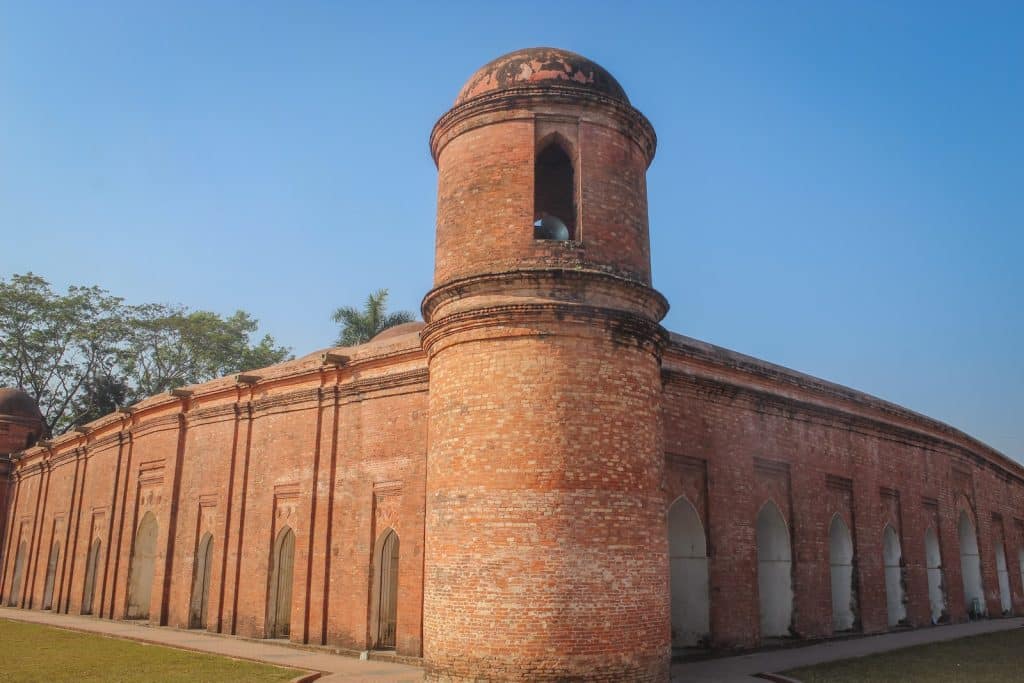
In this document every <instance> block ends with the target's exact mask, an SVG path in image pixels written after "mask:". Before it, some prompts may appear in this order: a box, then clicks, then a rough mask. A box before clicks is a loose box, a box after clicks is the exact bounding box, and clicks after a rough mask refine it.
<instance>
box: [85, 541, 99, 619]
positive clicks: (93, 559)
mask: <svg viewBox="0 0 1024 683" xmlns="http://www.w3.org/2000/svg"><path fill="white" fill-rule="evenodd" d="M102 548H103V544H102V543H101V542H100V539H98V538H97V539H96V540H94V541H93V542H92V546H91V547H90V548H89V557H88V559H87V560H86V563H85V586H84V587H83V589H82V610H81V611H82V614H92V604H93V600H94V599H95V597H96V574H97V573H98V572H99V565H100V550H102Z"/></svg>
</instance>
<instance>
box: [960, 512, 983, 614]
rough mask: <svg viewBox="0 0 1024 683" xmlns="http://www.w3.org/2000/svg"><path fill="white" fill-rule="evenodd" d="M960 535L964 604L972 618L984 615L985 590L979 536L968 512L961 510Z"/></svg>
mask: <svg viewBox="0 0 1024 683" xmlns="http://www.w3.org/2000/svg"><path fill="white" fill-rule="evenodd" d="M957 530H958V532H959V535H960V573H961V574H962V575H963V578H964V606H965V607H966V609H967V615H968V616H969V617H971V618H972V619H974V618H977V617H981V616H984V615H985V613H986V611H987V610H986V607H985V591H984V589H983V588H982V583H981V556H980V555H979V554H978V536H977V535H976V534H975V532H974V524H972V523H971V518H970V517H968V516H967V512H965V511H961V512H960V522H959V523H958V524H957Z"/></svg>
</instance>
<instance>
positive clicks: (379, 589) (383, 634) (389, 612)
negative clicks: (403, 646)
mask: <svg viewBox="0 0 1024 683" xmlns="http://www.w3.org/2000/svg"><path fill="white" fill-rule="evenodd" d="M373 555H374V567H373V576H374V586H373V595H374V599H373V603H374V605H375V607H374V608H373V609H374V611H375V614H374V620H373V621H374V623H373V624H372V628H373V629H374V631H373V632H374V645H373V646H374V648H376V649H378V650H389V649H394V647H395V633H396V632H397V630H398V558H399V543H398V534H396V533H395V530H394V529H386V530H385V531H384V533H382V534H381V535H380V536H379V537H378V539H377V543H376V544H375V549H374V554H373Z"/></svg>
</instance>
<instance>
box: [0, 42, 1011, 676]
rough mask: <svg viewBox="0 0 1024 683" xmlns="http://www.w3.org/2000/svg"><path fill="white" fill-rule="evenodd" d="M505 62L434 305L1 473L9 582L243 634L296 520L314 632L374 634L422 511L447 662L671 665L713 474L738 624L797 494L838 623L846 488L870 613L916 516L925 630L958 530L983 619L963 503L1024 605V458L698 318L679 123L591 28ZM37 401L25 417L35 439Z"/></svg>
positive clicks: (404, 568) (461, 181)
mask: <svg viewBox="0 0 1024 683" xmlns="http://www.w3.org/2000/svg"><path fill="white" fill-rule="evenodd" d="M502 60H504V61H502ZM502 60H497V61H496V62H494V63H492V64H491V65H488V67H485V68H484V69H482V70H481V72H479V73H478V74H477V75H475V76H474V78H473V79H471V81H470V85H471V86H472V87H471V88H470V85H467V88H470V90H471V92H469V94H468V95H467V94H464V95H463V97H462V98H460V101H459V102H458V103H457V104H456V106H455V107H454V108H453V109H452V110H451V111H449V112H448V113H447V114H445V116H443V117H442V118H441V120H440V121H439V122H438V124H437V126H435V129H434V131H433V134H432V135H431V148H432V151H433V154H434V158H435V160H436V161H437V163H438V169H439V192H438V219H437V251H436V270H435V281H434V289H433V290H432V291H431V292H429V293H428V294H427V296H426V298H425V299H424V304H423V312H424V319H425V320H426V325H425V327H424V326H423V325H412V326H403V328H401V329H397V330H392V331H389V332H387V333H385V334H383V335H381V336H380V337H379V338H378V339H375V340H374V341H372V342H370V343H368V344H364V345H362V346H358V347H353V348H348V349H334V350H332V354H333V355H327V356H326V357H325V356H324V355H323V354H322V353H320V352H318V353H315V354H311V355H309V356H306V357H304V358H300V359H298V360H295V361H290V362H287V363H284V364H281V365H277V366H273V367H270V368H265V369H262V370H256V371H253V372H252V373H248V374H246V375H240V376H238V377H231V378H223V379H218V380H215V381H212V382H208V383H205V384H202V385H197V386H192V387H188V388H187V390H184V391H179V392H177V393H176V394H175V395H161V396H154V397H152V398H149V399H146V400H145V401H142V402H141V403H139V404H137V405H135V406H133V407H132V408H131V409H130V411H126V412H123V413H116V414H113V415H109V416H107V417H104V418H102V419H100V420H97V421H96V422H93V423H91V424H89V425H87V426H86V428H85V429H83V430H81V431H80V432H71V433H68V434H65V435H63V436H61V437H58V438H56V439H54V440H53V441H52V442H43V443H40V444H38V445H36V446H34V447H31V448H29V449H27V450H24V451H21V452H15V453H14V454H13V455H12V457H11V460H10V461H7V460H3V463H4V466H5V467H10V468H11V469H12V472H11V473H10V474H9V475H5V476H6V477H7V478H8V479H9V484H8V485H7V486H4V487H2V488H0V503H2V504H3V508H4V510H3V511H4V520H5V521H4V528H3V534H4V553H3V567H2V578H0V593H2V599H3V602H4V604H14V605H18V606H22V607H25V608H31V609H40V608H51V609H54V610H56V611H59V612H67V613H72V614H77V613H80V612H82V611H83V609H85V610H86V611H91V612H92V613H93V614H95V615H97V616H100V617H103V618H112V619H123V618H125V617H126V615H128V613H129V612H128V610H129V606H128V603H129V593H130V591H129V583H130V582H131V581H132V579H130V577H131V576H133V572H134V573H136V574H138V576H139V577H142V578H137V579H135V580H136V581H137V582H141V584H140V585H151V588H150V590H149V592H148V595H147V596H143V597H142V598H139V597H138V595H136V600H141V601H142V602H143V603H145V602H146V600H148V612H149V619H150V620H151V621H155V622H159V623H160V624H167V625H171V626H175V627H182V628H186V627H189V626H190V624H191V625H195V623H196V622H195V614H194V613H195V611H196V610H197V609H201V610H202V612H203V617H204V619H203V621H204V622H205V625H206V626H205V627H206V628H207V629H209V630H211V631H218V632H224V633H235V634H239V635H243V636H250V637H263V636H265V635H272V634H268V630H270V629H271V622H273V621H274V618H275V617H274V615H272V614H271V612H273V610H272V609H270V608H268V603H270V602H271V597H270V596H271V594H272V593H273V594H274V595H285V596H286V595H287V593H280V592H277V591H279V590H280V584H281V578H280V576H281V575H279V574H278V573H277V571H276V568H275V561H276V560H272V558H276V557H278V556H279V555H278V547H279V546H278V545H276V542H277V541H278V540H279V539H281V538H283V536H282V530H285V529H286V528H288V529H291V530H292V532H293V533H294V542H295V545H294V554H293V557H292V562H293V565H292V566H293V570H292V580H291V583H290V588H291V596H290V616H289V617H287V619H286V621H287V625H288V631H289V638H290V639H291V640H292V641H295V642H300V643H327V644H332V645H337V646H341V647H346V648H355V649H359V650H364V649H370V648H373V647H376V646H377V645H379V644H380V642H381V640H380V639H381V635H380V634H381V633H382V631H381V626H380V624H379V623H378V621H379V620H380V618H381V617H379V616H378V615H379V614H381V613H382V607H381V605H380V604H379V603H380V601H381V599H382V598H381V597H380V596H381V595H382V593H381V589H380V588H379V586H380V584H381V583H382V582H386V579H381V578H380V575H381V566H382V562H384V560H382V559H381V558H382V552H383V551H382V547H383V546H382V545H381V543H382V541H381V539H383V538H384V537H385V535H386V532H387V531H388V530H392V531H394V532H395V533H397V535H398V538H399V539H400V550H399V551H398V555H397V556H398V560H397V572H398V578H397V596H398V597H397V623H396V628H395V635H394V641H395V642H394V644H395V648H396V650H397V653H398V654H399V655H408V656H412V657H423V659H424V663H425V665H426V667H427V674H428V677H430V678H432V679H445V680H449V679H451V680H456V679H474V678H491V679H501V678H505V679H522V680H565V679H573V678H587V679H590V680H599V679H605V680H625V679H630V680H667V677H668V661H669V655H670V643H671V627H672V625H671V617H670V609H669V605H670V602H671V591H672V588H671V587H670V580H669V560H668V552H669V546H668V534H669V530H668V526H667V522H666V515H667V511H668V508H669V506H670V505H671V504H672V503H673V502H675V501H676V500H677V499H679V498H680V497H681V496H682V497H685V499H686V500H687V501H688V502H689V503H690V504H692V505H693V507H694V509H695V510H696V511H697V515H698V516H699V518H700V524H701V526H702V527H703V533H704V538H705V539H706V544H707V554H706V557H707V561H706V566H707V575H708V579H707V594H708V596H709V611H710V613H709V621H710V626H709V629H708V633H707V635H706V639H705V640H706V642H707V643H709V644H712V645H715V646H723V647H737V646H738V647H749V646H754V645H757V644H758V643H759V642H761V639H762V635H761V627H760V623H761V622H760V611H761V607H760V605H761V600H760V598H761V596H759V589H758V549H757V539H756V528H755V520H756V519H757V518H758V513H759V511H760V510H761V508H762V506H763V505H764V504H765V503H766V502H767V501H772V502H773V503H774V504H775V505H776V506H777V507H778V509H779V511H780V512H781V514H782V517H783V519H784V522H785V527H786V532H787V533H788V535H789V538H790V542H791V547H792V554H791V567H790V571H791V580H792V591H793V604H792V616H791V621H790V626H789V631H790V633H791V635H792V636H794V637H799V638H816V637H823V636H830V635H832V633H833V606H832V598H831V595H832V592H831V591H832V588H831V583H830V581H831V579H830V559H829V555H830V546H829V528H830V523H831V521H832V519H833V517H834V516H836V515H838V516H839V517H840V518H841V519H842V520H843V521H844V522H845V523H846V524H847V526H848V527H849V529H850V531H851V535H852V541H853V555H854V562H853V565H854V570H853V577H854V578H853V581H854V584H855V586H856V601H857V606H856V612H857V621H856V625H855V628H858V629H860V630H863V631H867V632H873V631H881V630H885V629H886V628H888V623H889V620H888V618H887V614H888V613H887V598H886V595H887V593H886V571H885V565H884V562H883V530H884V529H885V528H886V527H887V526H890V527H892V528H893V529H894V530H895V532H896V534H897V537H898V539H899V542H900V546H901V549H902V559H901V568H900V569H899V570H898V571H899V573H900V581H901V582H902V584H903V590H904V594H905V597H904V598H903V602H904V606H905V610H906V618H905V620H904V623H905V624H906V625H909V626H914V627H918V626H925V625H928V624H930V623H931V622H932V614H931V608H930V604H929V583H928V572H927V568H926V559H925V557H926V551H925V534H926V530H927V529H928V528H929V527H932V528H933V529H935V530H937V533H938V541H939V547H940V548H941V553H942V558H943V560H942V567H941V571H942V586H943V592H944V599H945V606H946V614H945V616H944V617H943V618H945V619H948V620H950V621H963V620H965V619H967V615H968V607H969V605H968V601H966V600H965V598H964V587H963V582H962V580H961V564H960V562H958V561H957V558H958V557H959V556H960V537H959V536H958V520H959V519H960V516H961V513H963V512H966V514H967V516H968V518H969V519H970V521H971V522H972V523H973V525H974V528H975V529H976V530H977V541H978V554H979V555H980V558H981V568H982V570H981V574H982V585H983V586H984V602H985V603H986V604H985V605H983V607H984V608H985V609H986V610H987V612H988V614H989V615H998V614H1000V613H1002V612H1003V611H1004V610H1003V607H1002V605H1001V603H1000V596H1001V592H1000V572H999V571H998V569H997V560H996V554H997V547H999V546H1001V547H1002V548H1003V553H1004V554H1005V561H1006V570H1005V571H1004V572H1002V576H1003V580H1004V582H1005V581H1006V580H1007V579H1008V582H1009V587H1010V595H1011V596H1012V598H1011V609H1010V611H1012V612H1013V613H1015V614H1024V586H1022V584H1021V577H1022V574H1021V567H1020V565H1019V558H1020V557H1021V550H1022V548H1024V533H1022V532H1024V521H1022V519H1024V468H1022V467H1021V466H1020V465H1018V464H1017V463H1015V462H1012V461H1010V460H1009V459H1007V458H1006V457H1004V456H1003V455H1001V454H1000V453H998V452H996V451H994V450H993V449H991V448H989V447H987V446H985V445H984V444H982V443H980V442H978V441H976V440H974V439H972V438H970V437H968V436H967V435H965V434H963V433H961V432H959V431H957V430H955V429H953V428H951V427H949V426H947V425H944V424H942V423H939V422H936V421H934V420H930V419H928V418H926V417H923V416H921V415H918V414H916V413H913V412H910V411H908V410H906V409H903V408H901V407H899V406H895V405H892V404H889V403H886V402H883V401H880V400H878V399H876V398H873V397H871V396H867V395H865V394H862V393H859V392H856V391H852V390H850V389H847V388H844V387H841V386H837V385H834V384H830V383H828V382H824V381H821V380H818V379H815V378H813V377H809V376H806V375H802V374H799V373H796V372H794V371H791V370H788V369H785V368H781V367H778V366H774V365H771V364H769V363H766V362H763V361H759V360H757V359H754V358H749V357H746V356H742V355H740V354H736V353H733V352H730V351H727V350H725V349H722V348H718V347H715V346H711V345H709V344H705V343H703V342H699V341H697V340H694V339H690V338H687V337H683V336H680V335H675V334H669V333H668V332H666V331H665V330H664V329H663V328H661V327H660V325H659V324H658V323H659V321H660V320H661V318H662V317H663V316H664V314H665V311H666V310H667V303H666V302H665V300H664V298H663V297H662V296H661V295H660V294H658V293H657V292H655V291H654V290H652V289H651V288H650V282H651V274H650V248H649V240H648V226H647V209H646V206H647V204H646V181H645V171H646V168H647V165H648V164H649V163H650V161H651V159H652V157H653V155H654V146H655V137H654V131H653V128H651V126H650V124H649V123H648V122H647V120H646V119H645V118H643V116H642V115H641V114H640V113H639V112H638V111H636V110H635V109H633V107H632V106H631V105H630V104H629V101H628V99H626V97H625V94H624V93H621V88H619V86H618V84H617V83H615V82H614V79H612V78H611V76H610V75H609V74H607V72H604V71H603V70H600V67H597V66H596V65H594V64H593V63H592V62H589V61H587V60H584V59H583V58H581V57H579V56H578V55H573V54H572V53H567V52H564V51H558V50H533V51H520V52H518V53H513V54H512V55H509V56H506V57H504V58H502ZM488 69H489V71H488ZM597 70H600V71H597ZM608 79H611V80H610V81H609V80H608ZM552 141H557V144H559V145H561V146H562V147H563V148H564V149H565V151H566V153H567V154H568V155H569V157H570V158H571V159H572V160H573V166H574V169H573V170H574V173H575V175H574V182H575V183H576V191H575V192H576V194H575V198H574V200H573V201H575V205H576V207H577V214H578V233H577V235H575V236H574V237H575V239H574V241H572V242H551V241H547V240H535V239H534V236H533V228H532V224H533V220H534V216H535V207H534V206H533V202H534V188H533V182H534V158H535V155H536V154H537V153H538V152H539V151H540V149H542V148H543V147H544V146H545V145H547V144H551V142H552ZM25 424H26V423H25V420H24V419H23V418H17V417H11V418H9V419H8V418H5V417H4V416H2V415H0V427H3V425H8V426H7V427H6V428H4V429H3V432H2V433H3V434H7V433H13V432H12V431H11V430H14V432H17V438H16V439H15V441H17V440H18V439H23V433H22V432H23V431H24V429H26V427H25ZM18 430H21V431H18ZM0 435H2V434H0ZM12 438H13V437H12ZM12 443H13V442H12ZM21 443H22V442H21V441H18V444H19V446H18V447H20V445H21ZM7 450H8V451H10V450H14V447H13V446H9V447H8V449H7ZM0 469H2V468H0ZM0 474H2V472H0ZM147 513H152V517H153V518H154V519H155V521H156V540H155V545H154V546H153V550H152V553H150V554H148V555H147V552H148V551H147V547H148V546H147V541H146V540H145V539H144V538H143V536H144V535H143V534H141V533H140V534H137V533H136V532H137V530H138V529H140V525H143V520H144V518H146V516H147ZM206 534H211V535H212V552H211V555H210V558H212V561H211V562H210V563H209V566H208V567H207V564H206V563H205V562H202V561H200V559H199V555H200V553H199V550H200V548H201V545H202V543H203V539H204V538H205V537H206ZM389 547H390V546H389ZM94 549H96V551H94ZM150 557H152V559H149V558H150ZM147 563H148V564H147ZM146 567H151V571H152V577H151V584H147V583H146V581H147V580H148V579H147V578H146V576H145V571H146V570H145V568H146ZM206 572H208V574H209V575H208V578H206V581H207V582H208V586H209V588H208V589H207V591H208V597H207V599H206V600H204V601H199V602H197V601H196V600H195V599H194V598H195V596H196V591H197V590H202V588H201V587H202V586H203V585H204V584H203V577H204V576H205V573H206ZM197 574H198V575H199V577H198V578H197ZM384 575H385V576H386V575H387V573H386V572H384ZM90 584H92V585H91V586H90ZM87 588H91V590H87ZM90 593H91V603H92V604H91V605H89V602H90V597H89V595H90ZM282 599H285V600H286V599H287V598H286V597H285V598H282ZM197 604H198V605H199V607H196V605H197ZM143 608H144V609H143V611H146V610H145V605H143ZM284 614H286V615H287V614H289V613H288V610H287V605H285V609H284ZM278 621H279V623H278V626H280V620H278Z"/></svg>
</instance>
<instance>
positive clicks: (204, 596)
mask: <svg viewBox="0 0 1024 683" xmlns="http://www.w3.org/2000/svg"><path fill="white" fill-rule="evenodd" d="M212 569H213V534H211V533H209V532H207V533H205V534H203V537H202V538H201V539H200V540H199V547H198V548H197V549H196V562H195V570H194V573H193V576H192V599H191V600H190V601H189V608H188V627H189V628H206V612H207V608H208V607H209V605H210V571H211V570H212Z"/></svg>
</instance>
